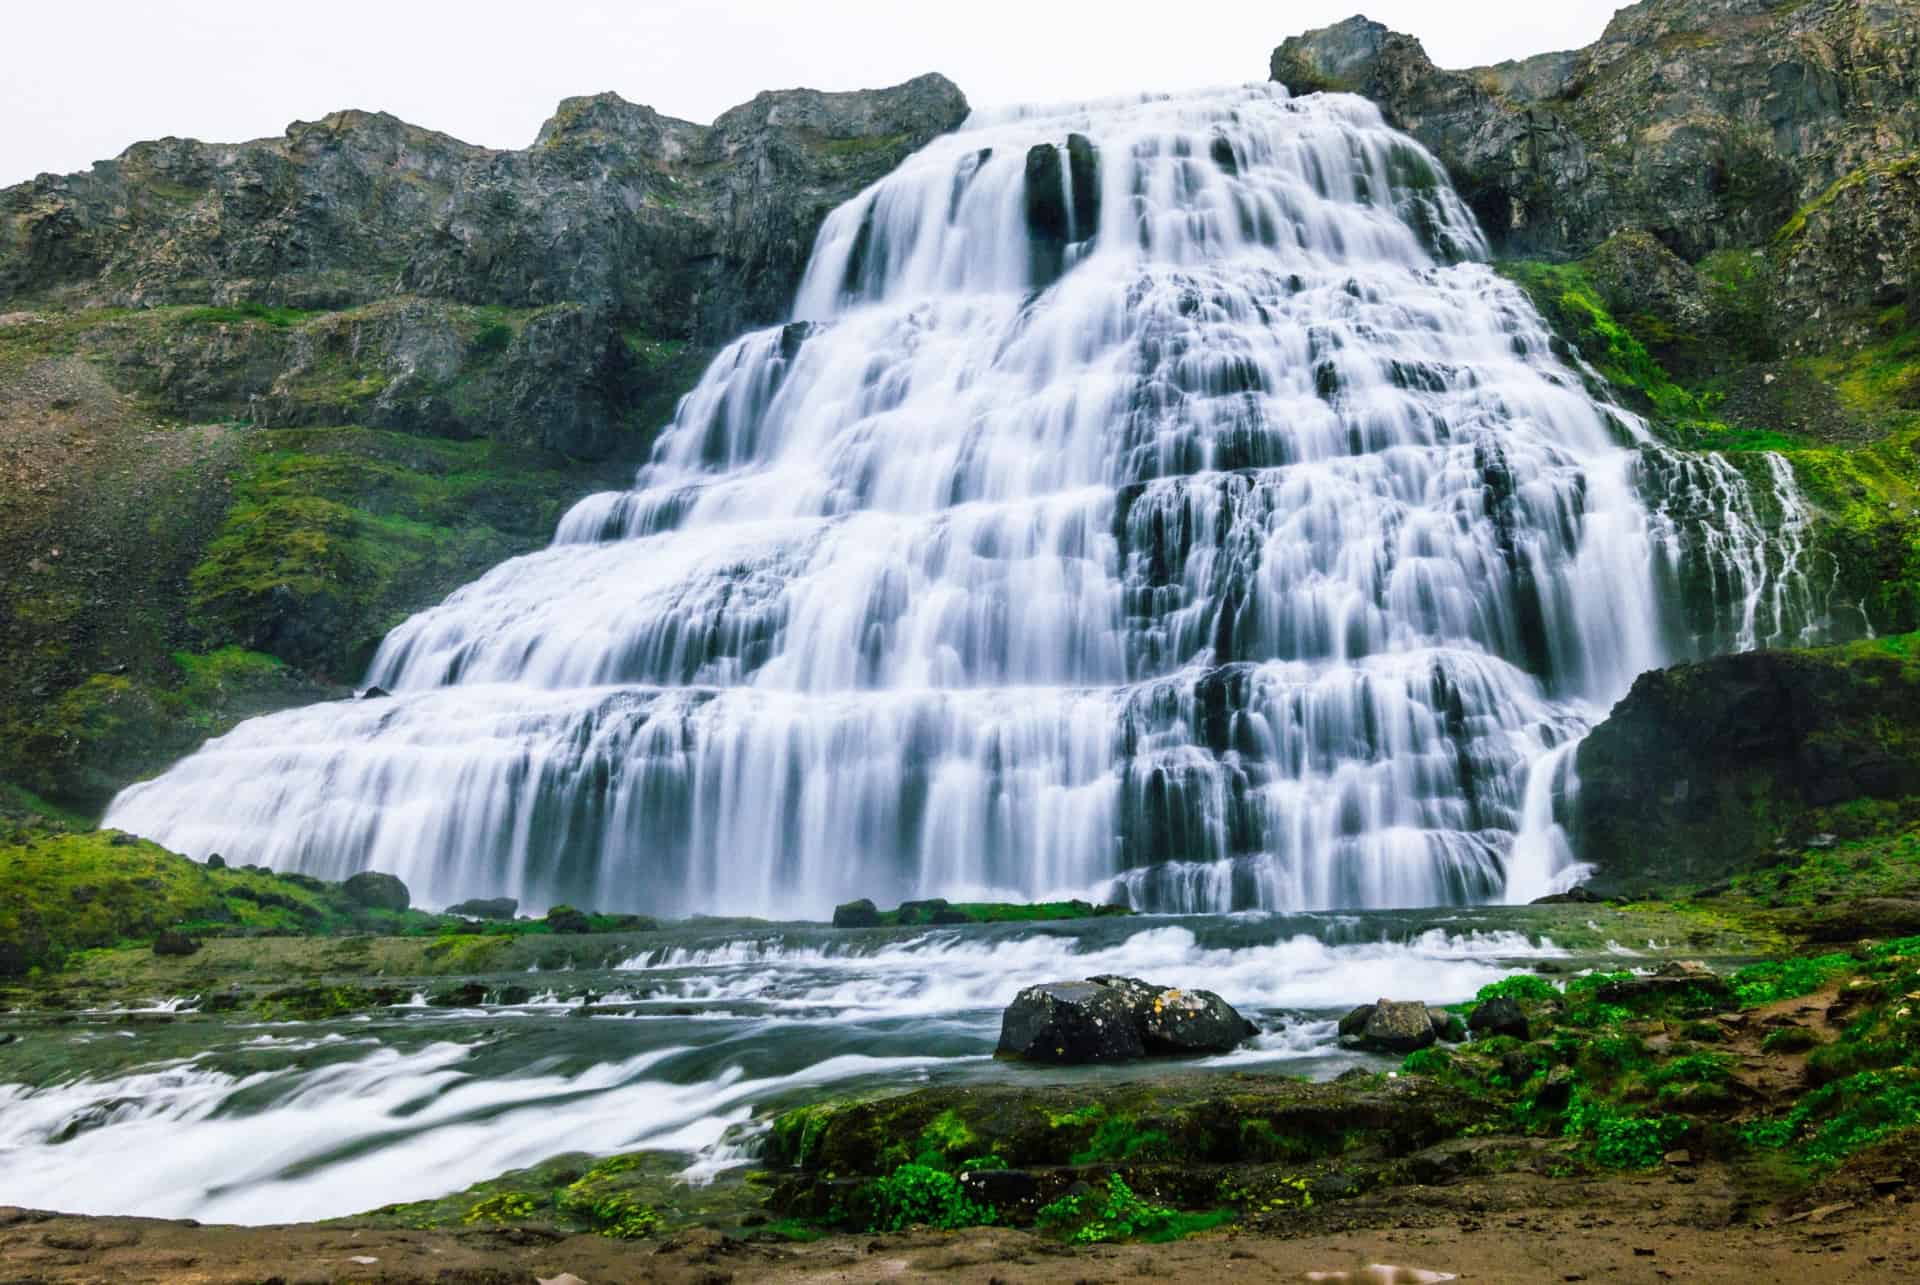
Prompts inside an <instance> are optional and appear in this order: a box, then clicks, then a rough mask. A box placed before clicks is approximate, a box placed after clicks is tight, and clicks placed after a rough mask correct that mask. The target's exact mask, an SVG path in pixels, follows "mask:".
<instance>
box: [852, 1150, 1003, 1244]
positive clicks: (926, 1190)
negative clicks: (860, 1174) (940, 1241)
mask: <svg viewBox="0 0 1920 1285" xmlns="http://www.w3.org/2000/svg"><path fill="white" fill-rule="evenodd" d="M855 1204H856V1206H858V1207H861V1208H863V1209H864V1210H865V1211H866V1217H865V1218H864V1220H863V1221H864V1223H865V1230H867V1231H900V1230H902V1229H903V1228H906V1227H913V1226H924V1227H937V1228H940V1229H942V1230H951V1229H953V1228H956V1227H978V1226H981V1225H982V1224H985V1223H990V1222H992V1221H993V1220H994V1212H993V1207H992V1206H991V1205H983V1204H978V1203H976V1202H974V1201H972V1200H969V1199H968V1198H967V1194H966V1191H965V1189H964V1188H963V1187H962V1186H961V1183H960V1180H959V1179H958V1178H957V1177H955V1176H954V1175H953V1174H950V1173H948V1172H946V1171H945V1170H943V1169H936V1168H933V1167H932V1166H930V1165H919V1164H909V1165H901V1166H900V1167H899V1168H898V1169H895V1170H894V1171H893V1172H892V1173H890V1174H888V1175H887V1176H886V1177H884V1178H879V1179H876V1180H875V1181H874V1182H872V1183H869V1184H868V1185H867V1186H866V1187H864V1188H862V1190H861V1191H860V1192H859V1193H857V1194H856V1196H855Z"/></svg>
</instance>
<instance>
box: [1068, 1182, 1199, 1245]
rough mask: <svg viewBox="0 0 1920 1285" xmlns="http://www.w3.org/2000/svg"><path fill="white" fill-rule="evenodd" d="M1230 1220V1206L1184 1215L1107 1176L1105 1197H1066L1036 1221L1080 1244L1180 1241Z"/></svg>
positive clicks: (1091, 1195)
mask: <svg viewBox="0 0 1920 1285" xmlns="http://www.w3.org/2000/svg"><path fill="white" fill-rule="evenodd" d="M1231 1221H1233V1212H1232V1211H1231V1210H1225V1209H1216V1210H1209V1211H1207V1212H1205V1213H1181V1212H1179V1211H1178V1210H1174V1209H1168V1208H1165V1207H1164V1206H1161V1205H1151V1204H1148V1203H1147V1202H1146V1201H1144V1200H1142V1199H1140V1197H1138V1196H1136V1195H1135V1194H1134V1193H1133V1189H1132V1188H1131V1187H1129V1186H1127V1183H1126V1180H1125V1179H1124V1178H1122V1177H1121V1176H1120V1175H1119V1174H1114V1175H1113V1176H1112V1177H1110V1178H1108V1179H1107V1193H1106V1195H1105V1196H1100V1195H1098V1194H1094V1193H1081V1194H1075V1195H1068V1196H1062V1197H1061V1198H1060V1199H1059V1200H1056V1201H1054V1202H1053V1203H1052V1204H1050V1205H1047V1206H1046V1207H1045V1208H1043V1209H1042V1210H1041V1211H1040V1213H1039V1215H1038V1217H1037V1218H1036V1219H1035V1222H1036V1223H1037V1224H1038V1225H1039V1226H1040V1227H1042V1228H1045V1229H1047V1230H1050V1231H1057V1232H1061V1233H1063V1234H1065V1236H1066V1238H1067V1239H1068V1240H1070V1241H1072V1242H1073V1243H1074V1244H1076V1245H1092V1244H1097V1243H1099V1242H1101V1241H1108V1240H1134V1239H1139V1240H1146V1241H1153V1242H1164V1241H1170V1240H1179V1239H1180V1238H1181V1237H1182V1236H1189V1235H1192V1234H1193V1233H1194V1232H1197V1231H1207V1230H1209V1229H1211V1228H1214V1227H1218V1226H1220V1225H1221V1224H1222V1223H1227V1222H1231Z"/></svg>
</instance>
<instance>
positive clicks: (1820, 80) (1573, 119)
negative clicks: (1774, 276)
mask: <svg viewBox="0 0 1920 1285" xmlns="http://www.w3.org/2000/svg"><path fill="white" fill-rule="evenodd" d="M1270 70H1271V73H1272V75H1273V78H1274V79H1276V80H1279V81H1282V82H1284V83H1286V84H1287V86H1288V87H1289V88H1290V89H1292V90H1293V91H1294V92H1296V93H1301V92H1311V91H1314V90H1320V89H1343V90H1351V91H1353V92H1356V93H1361V94H1365V95H1366V96H1368V97H1370V98H1372V99H1374V100H1375V101H1377V102H1378V103H1379V104H1380V106H1381V108H1382V109H1383V110H1384V111H1385V112H1386V114H1387V115H1388V117H1389V118H1390V119H1391V120H1393V121H1394V123H1396V124H1397V125H1399V126H1401V127H1402V128H1404V129H1406V130H1407V131H1408V132H1410V133H1412V134H1414V135H1415V136H1416V137H1418V138H1419V139H1420V140H1421V141H1422V142H1424V143H1425V144H1426V145H1427V146H1428V147H1430V148H1432V149H1433V151H1434V152H1435V153H1436V154H1437V155H1439V157H1440V159H1441V160H1443V161H1445V162H1446V164H1447V167H1448V168H1449V169H1450V170H1451V171H1452V174H1453V177H1454V181H1455V182H1456V184H1458V185H1459V187H1460V190H1461V193H1462V195H1464V196H1465V197H1466V198H1467V200H1468V202H1469V203H1470V204H1471V205H1472V206H1473V208H1474V210H1475V212H1476V213H1478V214H1479V216H1480V219H1481V222H1482V223H1483V224H1484V225H1485V227H1486V230H1487V232H1488V234H1489V235H1490V236H1491V237H1492V238H1493V240H1494V243H1495V245H1496V247H1497V248H1498V250H1499V252H1500V253H1501V254H1503V255H1509V256H1515V255H1541V254H1544V255H1548V256H1552V257H1562V258H1565V257H1579V256H1582V255H1585V254H1587V253H1588V252H1590V251H1592V250H1593V249H1594V248H1596V247H1597V246H1599V245H1600V244H1601V243H1603V242H1604V241H1606V240H1607V239H1608V238H1609V237H1610V236H1612V235H1614V234H1615V233H1618V232H1622V231H1626V230H1631V229H1639V230H1642V231H1645V232H1647V233H1650V234H1652V235H1653V236H1654V237H1656V238H1657V239H1658V240H1659V241H1660V242H1661V243H1662V244H1664V245H1666V246H1667V247H1668V248H1669V249H1671V250H1672V251H1674V252H1675V253H1676V254H1678V255H1679V256H1680V257H1681V258H1683V259H1685V260H1687V261H1689V262H1697V261H1698V260H1700V259H1702V258H1703V257H1705V256H1706V255H1708V254H1709V253H1711V252H1713V251H1716V250H1728V249H1736V248H1740V249H1744V248H1748V247H1755V246H1765V247H1769V248H1771V249H1773V250H1775V251H1776V253H1777V257H1778V259H1779V261H1780V266H1781V269H1782V272H1783V274H1784V277H1785V280H1784V281H1783V286H1784V288H1783V289H1782V290H1781V291H1780V294H1779V298H1780V300H1781V302H1782V304H1783V311H1782V312H1781V313H1780V315H1779V316H1778V318H1777V321H1778V323H1779V325H1780V328H1781V329H1782V330H1783V331H1784V332H1786V333H1787V334H1789V335H1791V336H1793V337H1794V338H1796V339H1801V338H1805V339H1807V340H1808V341H1811V342H1823V341H1825V340H1828V339H1831V338H1833V337H1834V336H1835V334H1836V333H1837V332H1840V331H1843V330H1845V329H1846V328H1847V327H1849V326H1858V325H1859V324H1860V323H1861V321H1862V317H1861V316H1860V315H1859V314H1861V313H1862V312H1864V311H1866V310H1871V309H1883V308H1887V307H1891V306H1894V305H1897V304H1904V303H1906V302H1907V301H1908V300H1909V299H1910V298H1911V296H1912V294H1913V292H1914V290H1915V288H1916V287H1915V274H1916V271H1920V257H1917V256H1916V248H1920V214H1917V213H1916V211H1920V199H1917V198H1920V187H1916V186H1915V184H1916V183H1920V173H1916V172H1915V169H1914V166H1913V163H1912V162H1913V158H1914V156H1915V154H1916V152H1920V3H1915V0H1642V3H1639V4H1635V5H1630V6H1628V7H1627V8H1624V9H1622V10H1620V12H1619V13H1618V14H1616V15H1615V16H1614V18H1613V21H1612V22H1610V23H1609V24H1608V25H1607V29H1606V32H1605V34H1604V35H1602V36H1601V38H1600V39H1599V40H1598V41H1596V42H1595V43H1594V44H1592V45H1590V46H1588V47H1587V48H1585V49H1581V50H1577V51H1574V52H1570V53H1552V54H1543V55H1541V56H1539V57H1536V58H1531V59H1528V60H1526V61H1524V62H1516V63H1503V64H1501V65H1499V66H1495V67H1480V68H1472V69H1467V70H1462V71H1449V70H1443V69H1441V68H1438V67H1436V66H1434V64H1433V62H1432V61H1431V60H1430V59H1429V58H1428V57H1427V55H1426V52H1425V50H1424V49H1422V47H1421V45H1420V42H1419V41H1417V40H1415V39H1414V38H1412V37H1411V36H1406V35H1402V34H1400V33H1397V32H1392V31H1389V30H1388V29H1387V28H1385V27H1382V26H1380V25H1379V24H1378V23H1374V22H1369V21H1368V20H1366V19H1365V18H1359V17H1355V18H1351V19H1348V20H1347V21H1346V22H1343V23H1340V24H1338V25H1337V26H1333V27H1328V28H1324V29H1322V30H1319V31H1312V32H1308V33H1306V34H1305V35H1302V36H1297V37H1294V38H1292V39H1290V40H1288V41H1286V42H1285V43H1284V44H1282V45H1281V46H1280V47H1279V48H1277V49H1276V50H1274V53H1273V58H1272V61H1271V64H1270ZM1856 337H1857V336H1856Z"/></svg>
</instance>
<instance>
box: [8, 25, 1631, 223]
mask: <svg viewBox="0 0 1920 1285" xmlns="http://www.w3.org/2000/svg"><path fill="white" fill-rule="evenodd" d="M1618 3H1619V0H1527V2H1517V0H1151V2H1148V0H1105V2H1104V3H1103V0H1075V2H1074V3H1062V0H941V2H940V3H937V4H935V3H927V0H920V2H919V3H915V0H629V2H628V3H625V4H617V3H567V2H566V0H461V2H460V3H448V2H445V0H328V3H326V4H322V5H312V4H298V5H296V4H288V3H274V2H273V0H54V2H53V3H36V4H33V5H24V4H21V5H9V6H8V11H7V21H6V27H7V35H8V44H9V46H10V49H11V52H10V54H9V55H8V57H7V59H6V70H5V72H4V74H0V185H6V184H11V183H15V182H18V181H20V180H22V179H25V178H29V177H31V176H32V175H34V174H36V173H39V172H41V171H44V170H51V171H54V172H57V173H65V172H68V171H72V170H79V169H84V168H85V167H86V166H87V165H89V164H90V163H92V162H93V161H94V160H96V159H100V158H104V157H110V156H115V155H118V154H119V153H120V152H121V151H122V150H123V149H124V148H125V147H126V146H127V145H128V144H130V143H133V142H137V141H139V140H141V139H148V138H159V137H162V136H165V135H169V134H176V135H182V136H185V137H189V138H201V139H207V140H210V141H218V142H229V141H237V140H241V139H248V138H258V137H261V136H264V135H275V134H279V133H280V132H281V131H282V130H284V129H285V128H286V125H287V123H288V122H289V121H293V120H312V119H315V118H317V117H319V116H323V115H325V114H326V113H327V112H329V111H334V110H336V109H339V108H343V107H360V108H366V109H368V110H382V111H389V112H392V113H393V114H395V115H396V116H399V117H401V118H403V119H405V120H409V121H412V122H414V123H415V124H419V125H425V126H428V127H430V128H433V129H438V130H443V131H445V132H446V133H449V134H452V135H454V136H455V137H457V138H462V139H465V140H467V141H468V142H473V143H481V144H485V145H488V146H493V147H523V146H525V145H526V144H527V143H529V142H531V141H532V139H533V136H534V134H535V132H536V131H537V130H538V129H539V127H540V122H541V121H543V120H545V119H546V118H547V116H548V115H549V114H550V113H551V112H552V110H553V107H554V104H555V103H557V102H558V101H559V100H560V99H562V98H564V97H566V96H568V95H570V94H589V93H597V92H599V91H601V90H605V89H611V90H613V91H615V92H616V93H618V94H620V95H621V96H622V97H624V98H627V99H629V100H631V101H633V102H638V103H645V104H647V105H648V106H651V107H654V108H656V109H658V110H659V111H662V112H664V113H666V114H668V115H670V116H678V117H681V118H683V119H687V120H695V121H702V122H704V121H710V120H712V119H713V118H714V117H715V116H717V115H719V114H720V113H721V112H722V111H725V110H726V109H727V108H728V107H731V106H733V105H734V104H736V103H742V102H745V101H746V100H747V99H749V98H751V97H753V95H754V94H756V93H758V92H759V91H760V90H762V89H785V88H791V87H795V86H807V87H810V88H814V89H862V88H868V87H872V86H879V85H891V84H897V83H898V82H900V81H902V80H906V79H908V78H910V77H912V76H916V75H919V74H920V73H921V72H925V71H940V72H944V73H946V75H948V76H950V77H952V79H953V80H954V81H955V82H956V83H958V84H959V86H960V88H961V89H963V90H964V91H966V94H967V97H968V100H969V101H970V102H972V103H974V104H975V105H987V104H995V103H1007V102H1025V101H1051V100H1059V99H1071V98H1082V97H1091V96H1094V95H1099V94H1108V93H1121V92H1128V91H1133V90H1144V89H1155V90H1158V89H1184V88H1192V87H1196V86H1202V85H1214V84H1230V83H1238V82H1241V81H1247V80H1262V79H1265V77H1266V68H1267V57H1268V55H1269V53H1270V52H1271V51H1272V49H1273V47H1274V46H1275V45H1277V44H1279V43H1280V41H1281V40H1283V39H1284V38H1285V37H1287V36H1289V35H1294V34H1296V33H1298V32H1301V31H1304V30H1307V29H1308V28H1311V27H1320V26H1325V25H1326V24H1328V23H1330V22H1337V21H1339V20H1340V19H1342V18H1345V17H1348V16H1350V15H1351V14H1352V13H1354V12H1355V9H1356V6H1358V7H1360V11H1361V12H1364V13H1366V15H1367V16H1368V17H1370V18H1373V19H1375V20H1376V21H1379V22H1384V23H1386V24H1387V25H1388V26H1390V27H1393V28H1395V29H1396V30H1400V31H1409V32H1412V33H1413V34H1414V35H1416V36H1418V37H1419V38H1420V39H1421V40H1422V41H1423V42H1424V43H1425V44H1426V47H1427V52H1428V53H1429V54H1431V55H1432V56H1433V58H1434V60H1435V61H1436V62H1438V63H1440V64H1441V65H1442V66H1448V67H1465V66H1473V65H1477V64H1481V63H1488V62H1496V61H1499V60H1501V59H1505V58H1518V57H1525V56H1526V55H1528V54H1535V53H1542V52H1545V51H1547V50H1551V49H1570V48H1576V47H1578V46H1580V45H1584V44H1586V43H1588V42H1590V41H1591V40H1593V39H1594V38H1595V37H1596V36H1598V35H1599V34H1600V31H1601V29H1602V28H1603V27H1604V26H1605V25H1606V20H1607V18H1608V17H1609V16H1610V15H1611V13H1612V11H1613V9H1614V8H1615V7H1616V6H1617V4H1618Z"/></svg>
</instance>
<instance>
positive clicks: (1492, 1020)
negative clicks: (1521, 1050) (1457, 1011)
mask: <svg viewBox="0 0 1920 1285" xmlns="http://www.w3.org/2000/svg"><path fill="white" fill-rule="evenodd" d="M1467 1029H1468V1030H1470V1031H1472V1032H1473V1033H1474V1034H1475V1035H1478V1036H1481V1037H1482V1038H1485V1037H1487V1036H1493V1035H1506V1036H1511V1037H1512V1038H1514V1039H1516V1040H1524V1039H1526V1038H1528V1036H1529V1034H1530V1030H1529V1028H1528V1026H1527V1015H1526V1013H1525V1012H1523V1011H1522V1010H1521V1008H1520V1005H1519V1004H1518V1003H1517V1002H1516V1001H1514V1000H1512V999H1510V998H1508V997H1507V996H1504V995H1502V996H1500V997H1499V998H1497V999H1490V1000H1488V1001H1486V1002H1485V1003H1483V1004H1477V1005H1475V1006H1474V1009H1473V1012H1472V1013H1470V1014H1468V1015H1467Z"/></svg>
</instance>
